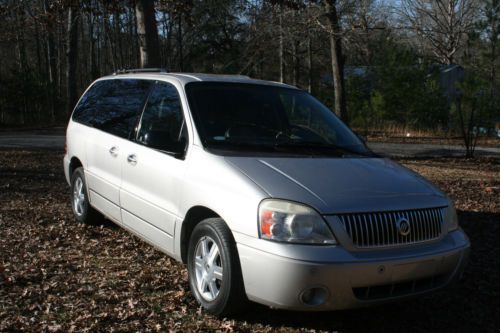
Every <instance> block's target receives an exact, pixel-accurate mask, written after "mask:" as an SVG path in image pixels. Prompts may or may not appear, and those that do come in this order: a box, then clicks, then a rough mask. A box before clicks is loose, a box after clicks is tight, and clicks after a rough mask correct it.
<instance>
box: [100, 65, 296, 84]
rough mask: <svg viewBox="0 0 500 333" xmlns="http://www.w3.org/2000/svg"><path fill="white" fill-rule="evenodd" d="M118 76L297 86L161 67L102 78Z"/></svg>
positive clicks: (107, 77) (187, 81)
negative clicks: (167, 70) (183, 71)
mask: <svg viewBox="0 0 500 333" xmlns="http://www.w3.org/2000/svg"><path fill="white" fill-rule="evenodd" d="M117 77H133V78H143V79H162V78H165V77H173V78H176V79H177V80H179V81H180V82H181V83H182V84H187V83H189V82H200V81H204V82H233V83H253V84H261V85H272V86H281V87H288V88H296V87H294V86H291V85H287V84H284V83H280V82H274V81H265V80H259V79H253V78H251V77H249V76H246V75H229V74H206V73H171V72H166V71H164V70H161V69H145V70H140V69H137V70H135V69H134V70H123V71H118V72H115V73H113V74H112V75H108V76H105V77H103V78H102V79H111V78H117Z"/></svg>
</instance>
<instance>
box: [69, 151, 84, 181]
mask: <svg viewBox="0 0 500 333" xmlns="http://www.w3.org/2000/svg"><path fill="white" fill-rule="evenodd" d="M80 167H83V164H82V161H80V159H79V158H78V157H76V156H73V157H72V158H71V160H70V162H69V170H68V174H69V178H70V179H71V176H72V175H73V172H75V170H76V169H78V168H80Z"/></svg>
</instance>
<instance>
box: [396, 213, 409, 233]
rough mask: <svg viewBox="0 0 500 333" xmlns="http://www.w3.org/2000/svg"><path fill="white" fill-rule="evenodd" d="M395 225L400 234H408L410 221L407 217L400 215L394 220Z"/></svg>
mask: <svg viewBox="0 0 500 333" xmlns="http://www.w3.org/2000/svg"><path fill="white" fill-rule="evenodd" d="M396 227H397V228H398V232H399V234H400V235H401V236H408V235H409V234H410V231H411V228H410V221H408V219H407V218H405V217H401V218H399V220H398V221H397V222H396Z"/></svg>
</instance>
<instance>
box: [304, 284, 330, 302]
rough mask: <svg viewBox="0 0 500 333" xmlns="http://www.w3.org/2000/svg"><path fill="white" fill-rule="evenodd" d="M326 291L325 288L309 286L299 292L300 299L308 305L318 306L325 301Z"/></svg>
mask: <svg viewBox="0 0 500 333" xmlns="http://www.w3.org/2000/svg"><path fill="white" fill-rule="evenodd" d="M327 297H328V291H327V290H326V289H325V288H321V287H315V288H309V289H306V290H304V291H302V293H301V294H300V301H301V302H302V303H304V304H305V305H308V306H320V305H323V304H324V303H325V302H326V299H327Z"/></svg>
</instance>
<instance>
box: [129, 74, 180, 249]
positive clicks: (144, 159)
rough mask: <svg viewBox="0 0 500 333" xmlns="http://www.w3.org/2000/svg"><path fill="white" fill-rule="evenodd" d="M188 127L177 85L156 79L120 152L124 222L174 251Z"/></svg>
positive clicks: (155, 242)
mask: <svg viewBox="0 0 500 333" xmlns="http://www.w3.org/2000/svg"><path fill="white" fill-rule="evenodd" d="M186 145H187V131H186V126H185V122H184V116H183V111H182V106H181V101H180V97H179V94H178V92H177V89H176V88H175V87H174V86H173V85H172V84H170V83H167V82H157V83H156V84H155V86H154V87H153V89H152V91H151V94H150V96H149V99H148V102H147V104H146V107H145V108H144V112H143V114H142V117H141V120H140V123H139V126H138V129H137V132H136V134H135V138H134V140H131V141H130V142H129V143H128V144H127V146H126V147H123V153H124V154H126V159H125V160H124V163H123V166H122V183H121V189H120V201H121V208H122V211H121V214H122V223H123V225H124V226H126V227H127V228H130V229H133V230H134V231H135V232H137V233H139V234H141V235H142V236H143V237H145V238H146V239H148V240H149V241H150V242H152V243H154V244H155V245H156V246H158V247H159V248H161V249H163V250H164V251H166V252H168V253H171V254H173V251H174V241H173V239H174V235H175V220H176V218H177V216H178V214H179V209H178V207H179V201H180V197H179V188H180V186H182V181H183V178H184V175H185V173H186V161H185V160H184V155H185V147H186Z"/></svg>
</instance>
